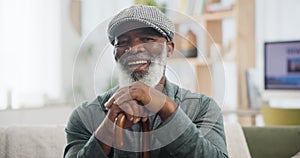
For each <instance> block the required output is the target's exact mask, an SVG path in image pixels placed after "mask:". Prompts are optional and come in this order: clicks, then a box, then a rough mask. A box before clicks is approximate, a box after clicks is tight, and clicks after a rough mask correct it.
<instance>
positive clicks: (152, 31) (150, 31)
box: [117, 27, 163, 38]
mask: <svg viewBox="0 0 300 158" xmlns="http://www.w3.org/2000/svg"><path fill="white" fill-rule="evenodd" d="M129 34H135V35H151V36H159V37H163V35H162V34H160V33H159V32H158V31H156V30H155V29H153V28H151V27H145V28H137V29H133V30H130V31H127V32H125V33H123V34H121V35H120V36H118V37H117V38H121V37H126V36H127V35H129Z"/></svg>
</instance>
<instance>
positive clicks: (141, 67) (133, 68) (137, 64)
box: [126, 59, 150, 72]
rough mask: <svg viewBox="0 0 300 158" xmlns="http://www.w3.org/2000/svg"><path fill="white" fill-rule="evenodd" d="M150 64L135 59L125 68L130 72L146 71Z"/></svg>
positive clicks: (143, 60)
mask: <svg viewBox="0 0 300 158" xmlns="http://www.w3.org/2000/svg"><path fill="white" fill-rule="evenodd" d="M149 64H150V60H146V59H136V60H130V61H128V62H127V64H126V66H127V68H128V69H129V71H130V72H138V71H146V70H147V69H148V66H149Z"/></svg>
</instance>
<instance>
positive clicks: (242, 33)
mask: <svg viewBox="0 0 300 158" xmlns="http://www.w3.org/2000/svg"><path fill="white" fill-rule="evenodd" d="M226 19H233V20H234V22H235V37H234V39H231V40H232V41H231V43H232V44H233V47H232V49H231V50H230V51H232V52H234V54H235V56H234V57H232V58H231V59H232V60H231V62H234V63H235V64H236V74H237V76H236V81H237V83H236V84H237V100H236V102H237V105H238V107H237V108H238V109H248V108H249V105H248V97H247V80H246V75H245V74H246V71H247V69H249V68H253V67H255V0H236V1H235V5H234V7H233V9H232V10H229V11H221V12H213V13H205V14H203V15H193V16H188V15H182V14H181V15H179V14H178V16H177V15H176V18H175V19H173V21H174V22H175V24H176V25H181V24H183V25H189V24H192V23H194V24H195V23H196V24H197V23H198V24H200V23H201V25H199V27H201V28H199V30H202V31H203V30H204V31H205V32H204V33H203V36H201V37H200V38H201V40H202V39H203V41H205V42H204V43H203V46H202V45H201V47H202V49H203V50H202V51H203V52H205V54H206V56H207V57H212V52H211V50H212V49H211V48H212V46H213V45H214V44H218V45H219V46H221V47H222V46H224V40H223V39H224V38H223V36H224V28H223V20H226ZM175 37H176V34H175ZM177 38H184V37H182V36H178V37H177ZM178 41H180V40H178ZM179 43H180V42H179ZM179 50H180V49H179ZM230 51H229V52H230ZM225 53H228V52H225ZM225 60H226V59H225ZM228 60H229V59H228ZM168 61H169V62H170V63H173V62H186V61H187V62H189V63H190V64H192V65H194V66H195V72H196V74H197V75H196V76H197V85H198V90H197V91H198V92H199V93H203V94H206V95H208V96H212V92H213V90H212V87H213V84H214V83H213V81H212V78H213V76H212V75H213V73H211V71H210V70H211V67H212V65H213V63H215V62H218V60H214V61H212V60H206V61H204V60H199V59H198V58H187V59H186V58H181V59H175V58H170V59H169V60H168ZM225 112H226V113H236V114H237V115H240V114H243V113H245V114H251V115H252V114H256V113H257V111H250V112H249V111H245V110H231V111H230V110H225ZM252 112H253V113H252ZM244 118H245V117H243V118H242V119H244ZM248 120H250V122H253V119H252V118H251V119H248ZM251 120H252V121H251ZM244 121H245V120H241V122H244ZM245 122H246V121H245ZM242 124H243V123H242Z"/></svg>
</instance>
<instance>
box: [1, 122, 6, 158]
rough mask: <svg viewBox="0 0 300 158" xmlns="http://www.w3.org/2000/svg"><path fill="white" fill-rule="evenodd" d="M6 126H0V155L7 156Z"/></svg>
mask: <svg viewBox="0 0 300 158" xmlns="http://www.w3.org/2000/svg"><path fill="white" fill-rule="evenodd" d="M5 144H6V140H5V128H4V127H0V157H1V158H2V157H5Z"/></svg>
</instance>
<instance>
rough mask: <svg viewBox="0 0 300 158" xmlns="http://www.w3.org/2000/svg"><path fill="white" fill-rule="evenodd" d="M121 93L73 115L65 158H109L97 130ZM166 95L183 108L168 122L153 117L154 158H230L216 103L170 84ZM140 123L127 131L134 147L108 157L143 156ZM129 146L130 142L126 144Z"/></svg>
mask: <svg viewBox="0 0 300 158" xmlns="http://www.w3.org/2000/svg"><path fill="white" fill-rule="evenodd" d="M116 90H117V88H114V89H112V90H110V91H108V92H106V93H105V94H103V95H100V96H98V97H97V99H95V100H94V101H93V102H91V103H84V104H82V105H80V106H78V107H77V108H76V109H75V110H74V111H73V112H72V114H71V116H70V119H69V121H68V124H67V127H66V130H65V131H66V134H67V142H68V144H67V146H66V148H65V153H64V157H65V158H75V157H78V158H79V157H80V158H105V157H107V156H106V155H105V154H104V152H103V151H102V149H101V147H100V145H99V142H98V140H97V138H96V137H95V135H94V131H95V130H96V129H97V128H98V126H99V124H100V123H101V122H102V120H103V119H104V117H105V115H106V112H107V111H106V110H105V108H104V103H105V102H106V101H107V100H108V99H109V98H110V97H111V96H112V95H113V93H114V92H115V91H116ZM163 93H164V94H165V95H167V96H169V97H170V98H171V99H172V100H173V101H174V102H175V103H176V104H177V105H179V108H178V109H177V110H176V112H175V113H174V114H172V116H171V117H169V118H168V119H167V120H166V121H164V122H163V121H161V120H160V118H159V117H157V116H156V115H152V116H150V117H149V120H150V124H151V127H152V129H151V132H152V133H151V157H152V158H157V157H161V158H168V157H178V158H181V157H184V158H200V157H207V158H217V157H228V156H227V149H226V140H225V133H224V127H223V117H222V114H221V109H220V107H219V106H218V105H217V104H216V102H215V101H214V100H213V99H211V98H209V97H206V96H205V95H202V94H197V93H192V92H190V91H188V90H185V89H183V88H180V87H178V86H177V85H175V84H173V83H171V82H169V81H166V84H165V87H164V89H163ZM133 131H137V132H139V131H141V127H140V124H136V125H134V126H133V127H132V128H131V129H128V130H126V132H127V133H125V136H127V138H128V140H129V142H131V143H130V144H134V145H133V146H132V147H130V144H129V145H128V144H127V146H129V148H128V149H124V150H119V149H113V150H112V152H111V153H110V155H109V156H108V157H122V158H123V157H124V158H125V157H128V158H138V157H141V155H142V154H141V152H138V151H139V149H138V147H139V146H141V142H140V136H139V135H137V134H136V133H134V132H133ZM125 143H126V142H125ZM137 144H138V145H137Z"/></svg>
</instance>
